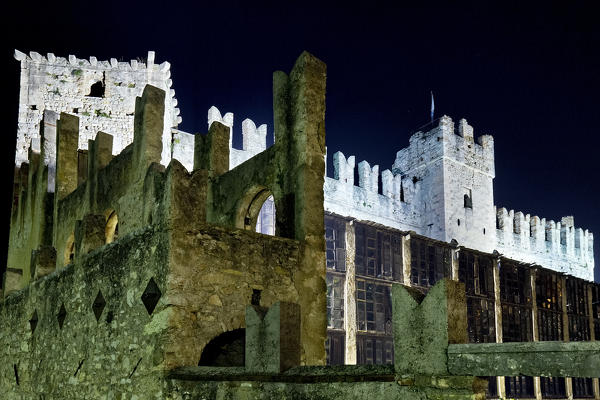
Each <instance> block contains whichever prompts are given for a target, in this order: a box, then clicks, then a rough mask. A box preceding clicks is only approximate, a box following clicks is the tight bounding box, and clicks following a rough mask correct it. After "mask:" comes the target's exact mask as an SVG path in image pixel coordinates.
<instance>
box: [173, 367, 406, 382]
mask: <svg viewBox="0 0 600 400" xmlns="http://www.w3.org/2000/svg"><path fill="white" fill-rule="evenodd" d="M167 378H168V379H178V380H188V381H261V382H292V383H322V382H372V381H377V382H393V381H395V380H396V376H395V373H394V366H393V365H339V366H303V367H295V368H291V369H289V370H287V371H286V372H283V373H281V374H260V373H258V374H257V373H252V372H249V371H247V370H246V369H245V368H244V367H181V368H176V369H174V370H172V371H170V372H169V373H167Z"/></svg>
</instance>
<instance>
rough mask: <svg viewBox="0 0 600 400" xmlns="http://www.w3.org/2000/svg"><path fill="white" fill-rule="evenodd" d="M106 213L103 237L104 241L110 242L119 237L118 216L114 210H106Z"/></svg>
mask: <svg viewBox="0 0 600 400" xmlns="http://www.w3.org/2000/svg"><path fill="white" fill-rule="evenodd" d="M107 215H108V216H107V217H106V227H105V228H104V237H105V238H106V239H105V240H106V243H112V242H114V241H115V240H117V238H118V237H119V218H118V217H117V213H116V212H115V211H114V210H112V211H110V212H108V213H107Z"/></svg>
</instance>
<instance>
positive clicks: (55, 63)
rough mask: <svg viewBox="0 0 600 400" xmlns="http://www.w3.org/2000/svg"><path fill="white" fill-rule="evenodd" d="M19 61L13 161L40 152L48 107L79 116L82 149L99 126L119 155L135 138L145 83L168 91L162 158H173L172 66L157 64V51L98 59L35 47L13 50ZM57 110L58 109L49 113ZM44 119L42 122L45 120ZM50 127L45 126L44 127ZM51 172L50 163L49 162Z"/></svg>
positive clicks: (50, 146)
mask: <svg viewBox="0 0 600 400" xmlns="http://www.w3.org/2000/svg"><path fill="white" fill-rule="evenodd" d="M15 58H16V59H17V60H18V61H20V62H21V92H20V95H19V121H18V131H17V151H16V157H15V163H16V164H17V166H19V165H20V164H21V163H22V162H27V151H28V149H29V147H32V148H33V149H34V150H35V151H37V152H39V151H40V145H41V144H40V136H39V132H40V124H45V125H47V126H50V127H53V126H55V125H56V120H55V118H52V117H50V116H44V112H45V111H46V110H51V111H53V112H54V113H61V112H66V113H69V114H73V115H77V116H78V117H79V137H78V148H79V149H87V147H88V140H90V139H94V138H95V137H96V133H97V132H99V131H102V132H109V133H110V134H111V135H112V136H113V141H114V142H113V154H119V153H120V152H121V150H123V149H124V148H125V147H126V146H127V145H128V144H130V143H131V142H132V141H133V119H134V117H133V112H134V108H135V98H136V96H140V95H141V94H142V90H143V89H144V87H145V86H146V85H153V86H156V87H158V88H160V89H163V90H165V91H166V92H168V95H167V96H166V101H165V114H164V119H163V125H164V126H163V142H164V144H165V146H164V148H163V153H162V154H161V162H162V163H163V165H167V164H168V163H169V161H170V159H171V141H172V134H171V128H174V127H175V128H176V127H177V124H178V123H179V122H181V117H179V109H177V108H176V106H177V99H176V98H175V91H174V90H173V89H171V86H172V84H173V82H172V80H171V79H170V77H171V72H170V68H171V65H170V64H169V63H168V62H167V61H165V62H163V63H161V64H155V63H154V60H155V54H154V52H153V51H150V52H148V57H147V58H146V60H144V61H143V62H142V61H139V60H131V61H130V62H122V61H117V60H116V59H115V58H112V59H110V61H98V60H97V59H96V57H90V58H89V59H79V58H77V57H75V56H73V55H71V56H69V57H68V58H63V57H56V56H55V55H54V54H52V53H48V54H47V55H46V56H43V55H41V54H39V53H36V52H34V51H32V52H30V53H29V54H28V55H27V54H25V53H22V52H20V51H18V50H15ZM51 115H54V114H51ZM42 120H43V122H42ZM47 130H48V129H47V128H46V131H47ZM53 145H54V143H53V141H52V140H50V141H47V142H46V143H44V146H45V147H46V153H47V154H46V156H47V159H48V160H52V159H53V158H54V151H55V150H54V149H53ZM49 165H50V169H51V171H52V166H53V165H52V163H49Z"/></svg>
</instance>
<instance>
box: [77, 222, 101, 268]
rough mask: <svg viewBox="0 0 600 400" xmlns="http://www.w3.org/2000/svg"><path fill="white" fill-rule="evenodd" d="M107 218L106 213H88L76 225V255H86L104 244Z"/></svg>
mask: <svg viewBox="0 0 600 400" xmlns="http://www.w3.org/2000/svg"><path fill="white" fill-rule="evenodd" d="M105 226H106V218H105V217H104V215H96V214H88V215H86V216H85V217H83V220H81V221H78V223H77V224H76V226H75V256H76V257H79V256H81V255H85V254H87V253H89V252H91V251H92V250H94V249H96V248H98V247H100V246H103V245H104V244H105V243H106V238H105Z"/></svg>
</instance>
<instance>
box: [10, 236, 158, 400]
mask: <svg viewBox="0 0 600 400" xmlns="http://www.w3.org/2000/svg"><path fill="white" fill-rule="evenodd" d="M167 245H168V238H167V236H166V233H165V232H164V231H160V230H158V229H157V228H156V227H149V228H147V229H145V230H142V231H137V232H134V233H131V234H129V235H127V236H125V237H122V238H120V240H119V241H117V242H114V243H112V244H109V245H106V246H103V247H101V248H99V249H97V250H96V251H94V252H92V253H90V254H88V255H86V256H82V257H81V258H80V259H79V260H78V261H77V262H76V263H75V264H70V265H68V266H67V267H65V268H63V269H60V270H58V271H55V272H54V273H52V274H50V275H48V276H46V277H44V278H41V279H39V280H37V281H35V282H32V283H31V284H30V285H29V286H27V287H26V288H24V289H22V290H20V291H17V292H14V293H12V294H10V295H9V296H7V297H6V298H5V300H4V302H3V303H0V327H2V329H1V330H0V360H1V362H0V398H2V399H100V398H108V399H111V398H119V399H120V398H128V399H153V398H156V399H160V398H164V397H163V393H162V388H161V382H160V380H159V379H158V377H159V376H160V371H161V370H162V364H163V359H164V357H163V353H162V345H161V343H162V339H161V337H162V335H163V333H164V331H165V328H166V318H165V316H166V315H167V313H166V310H167V309H166V307H165V304H164V296H162V297H161V299H159V300H158V303H157V306H156V309H154V312H153V314H152V315H149V313H148V311H147V309H146V307H145V305H144V302H143V301H142V297H143V294H144V290H145V289H146V287H147V285H148V283H149V282H150V280H151V279H153V280H154V281H155V283H156V284H157V286H158V288H159V290H160V291H162V293H164V292H165V283H164V282H165V279H166V276H167V267H168V264H167V262H166V260H167V258H168V251H167V249H168V247H167ZM99 292H101V293H102V298H103V299H104V300H103V301H102V300H101V299H100V298H99V297H98V293H99ZM148 297H149V296H145V297H144V299H146V300H148V299H147V298H148ZM150 297H151V296H150ZM102 304H104V307H102ZM62 306H64V309H63V308H62ZM35 316H37V317H35ZM97 316H98V320H97ZM61 320H62V321H61ZM61 325H62V326H61Z"/></svg>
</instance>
